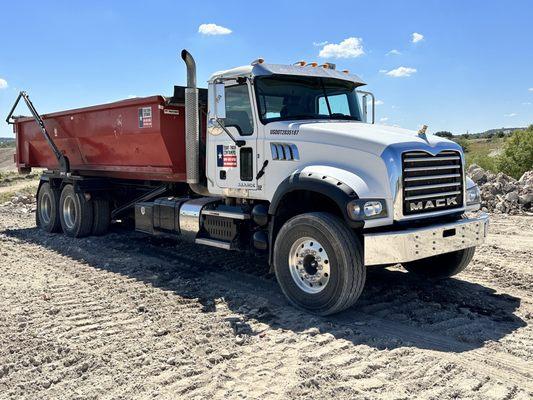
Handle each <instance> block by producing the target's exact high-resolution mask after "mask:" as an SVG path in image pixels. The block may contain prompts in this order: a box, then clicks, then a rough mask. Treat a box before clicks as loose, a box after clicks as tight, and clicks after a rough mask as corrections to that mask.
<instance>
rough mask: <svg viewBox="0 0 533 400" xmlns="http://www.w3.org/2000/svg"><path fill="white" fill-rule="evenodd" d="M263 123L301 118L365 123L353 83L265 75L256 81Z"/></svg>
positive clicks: (316, 78)
mask: <svg viewBox="0 0 533 400" xmlns="http://www.w3.org/2000/svg"><path fill="white" fill-rule="evenodd" d="M255 87H256V93H257V98H258V103H259V117H260V118H261V121H262V122H263V123H268V122H273V121H287V120H297V119H345V120H353V121H361V112H360V110H359V104H358V101H357V94H356V93H355V85H354V84H353V82H347V81H342V80H338V79H330V78H319V77H303V76H279V75H278V76H265V77H258V78H257V79H256V81H255Z"/></svg>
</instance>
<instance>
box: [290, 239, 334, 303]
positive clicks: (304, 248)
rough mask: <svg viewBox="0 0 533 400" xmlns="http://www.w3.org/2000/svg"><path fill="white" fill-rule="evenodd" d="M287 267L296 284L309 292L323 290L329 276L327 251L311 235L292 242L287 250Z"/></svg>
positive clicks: (313, 292)
mask: <svg viewBox="0 0 533 400" xmlns="http://www.w3.org/2000/svg"><path fill="white" fill-rule="evenodd" d="M289 269H290V272H291V277H292V279H293V281H294V283H295V284H296V286H298V288H299V289H301V290H302V291H304V292H305V293H309V294H316V293H320V292H321V291H323V290H324V289H325V288H326V286H327V284H328V282H329V279H330V277H331V274H330V263H329V257H328V253H327V252H326V250H325V248H324V246H322V244H320V242H318V241H317V240H316V239H314V238H312V237H303V238H300V239H298V240H296V241H295V242H294V243H293V245H292V246H291V249H290V251H289Z"/></svg>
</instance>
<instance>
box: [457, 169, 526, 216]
mask: <svg viewBox="0 0 533 400" xmlns="http://www.w3.org/2000/svg"><path fill="white" fill-rule="evenodd" d="M467 173H468V176H469V177H470V178H471V179H472V180H473V181H474V182H476V184H477V185H478V186H479V188H480V190H481V208H482V210H483V211H490V212H493V213H496V214H527V213H530V212H531V208H532V203H533V170H532V171H527V172H525V173H524V175H522V177H521V178H520V179H519V180H516V179H514V178H512V177H510V176H508V175H505V174H503V173H501V172H500V173H498V174H495V173H493V172H490V171H487V170H485V169H483V168H481V167H480V166H479V165H477V164H472V165H470V167H468V171H467Z"/></svg>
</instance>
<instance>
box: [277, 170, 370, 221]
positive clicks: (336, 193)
mask: <svg viewBox="0 0 533 400" xmlns="http://www.w3.org/2000/svg"><path fill="white" fill-rule="evenodd" d="M297 190H306V191H309V192H315V193H319V194H322V195H325V196H327V197H329V198H330V199H331V200H333V201H334V202H335V204H337V206H338V207H339V209H340V210H341V212H342V215H343V217H344V219H345V220H346V222H348V224H349V225H350V226H351V227H353V228H360V227H362V226H363V224H364V222H363V221H353V220H351V219H350V217H349V216H348V210H347V208H346V205H347V204H348V203H349V202H350V201H352V200H356V199H358V198H359V196H358V195H357V193H356V192H355V190H353V189H352V188H351V187H350V186H348V185H347V184H346V183H344V182H342V181H340V180H338V179H337V178H334V177H331V176H328V175H323V174H320V173H319V172H311V171H310V172H298V173H295V174H292V175H290V176H288V177H287V178H285V179H284V180H283V181H282V182H281V183H280V185H279V186H278V188H277V189H276V192H275V193H274V196H273V197H272V201H271V202H270V206H269V208H268V213H269V214H270V215H272V216H274V215H276V211H277V209H278V206H279V204H280V202H281V199H282V198H283V197H284V196H285V195H286V194H288V193H291V192H294V191H297Z"/></svg>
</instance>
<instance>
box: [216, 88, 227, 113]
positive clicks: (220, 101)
mask: <svg viewBox="0 0 533 400" xmlns="http://www.w3.org/2000/svg"><path fill="white" fill-rule="evenodd" d="M213 89H214V106H215V118H217V119H224V118H226V91H225V86H224V84H223V83H216V84H214V85H213Z"/></svg>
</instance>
